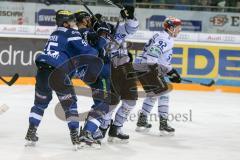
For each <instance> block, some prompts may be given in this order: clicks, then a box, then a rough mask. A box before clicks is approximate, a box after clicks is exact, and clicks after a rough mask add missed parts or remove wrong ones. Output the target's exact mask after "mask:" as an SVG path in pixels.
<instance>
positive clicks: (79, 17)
mask: <svg viewBox="0 0 240 160" xmlns="http://www.w3.org/2000/svg"><path fill="white" fill-rule="evenodd" d="M74 15H75V18H76V20H77V22H81V21H82V20H83V19H84V18H90V17H91V16H90V14H89V13H87V12H85V11H77V12H76V13H74Z"/></svg>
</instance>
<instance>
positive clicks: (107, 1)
mask: <svg viewBox="0 0 240 160" xmlns="http://www.w3.org/2000/svg"><path fill="white" fill-rule="evenodd" d="M104 1H105V2H106V3H108V4H111V5H112V6H115V7H118V8H120V9H124V7H123V5H122V3H121V4H117V3H114V2H113V1H111V0H104Z"/></svg>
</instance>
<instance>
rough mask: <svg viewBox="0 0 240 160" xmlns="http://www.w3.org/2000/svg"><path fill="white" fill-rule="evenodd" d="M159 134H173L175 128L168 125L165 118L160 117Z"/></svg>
mask: <svg viewBox="0 0 240 160" xmlns="http://www.w3.org/2000/svg"><path fill="white" fill-rule="evenodd" d="M159 130H160V136H174V133H175V129H174V128H172V127H171V126H169V125H168V123H167V119H166V118H163V117H160V127H159Z"/></svg>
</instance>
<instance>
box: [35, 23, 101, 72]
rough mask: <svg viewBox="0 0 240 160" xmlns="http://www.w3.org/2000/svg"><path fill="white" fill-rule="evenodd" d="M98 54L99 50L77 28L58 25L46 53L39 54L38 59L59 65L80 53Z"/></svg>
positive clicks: (46, 47) (54, 65) (52, 64)
mask: <svg viewBox="0 0 240 160" xmlns="http://www.w3.org/2000/svg"><path fill="white" fill-rule="evenodd" d="M85 54H87V55H94V56H98V51H97V50H96V49H95V48H93V47H91V46H90V45H89V44H88V43H87V42H86V41H85V40H84V39H83V38H82V37H81V35H80V33H79V32H78V31H77V30H75V29H68V28H64V27H58V28H57V30H56V31H54V32H53V33H52V34H51V35H50V38H49V39H48V41H47V43H46V46H45V48H44V54H40V55H38V56H37V58H36V61H39V62H44V63H47V64H49V65H51V66H53V67H58V66H60V65H62V64H63V63H65V62H66V61H68V60H70V59H71V58H73V57H75V56H79V55H85Z"/></svg>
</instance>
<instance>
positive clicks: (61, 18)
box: [56, 10, 75, 27]
mask: <svg viewBox="0 0 240 160" xmlns="http://www.w3.org/2000/svg"><path fill="white" fill-rule="evenodd" d="M70 22H75V16H74V14H73V13H72V12H71V11H68V10H58V11H57V12H56V24H57V26H59V27H61V26H63V24H64V23H70Z"/></svg>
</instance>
